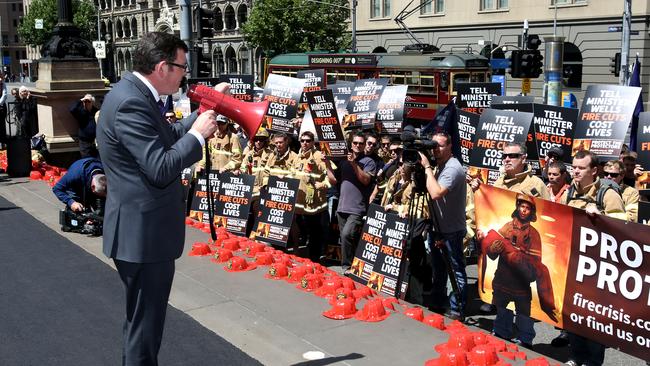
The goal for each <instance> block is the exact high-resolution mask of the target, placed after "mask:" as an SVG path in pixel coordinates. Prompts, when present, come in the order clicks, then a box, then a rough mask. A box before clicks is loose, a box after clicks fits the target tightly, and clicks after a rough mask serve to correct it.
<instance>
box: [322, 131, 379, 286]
mask: <svg viewBox="0 0 650 366" xmlns="http://www.w3.org/2000/svg"><path fill="white" fill-rule="evenodd" d="M365 143H366V137H365V136H364V134H363V133H361V132H357V133H355V134H354V135H352V141H351V143H350V153H349V154H348V157H347V159H345V160H341V161H340V162H339V163H338V165H339V166H338V169H336V171H335V170H334V167H333V166H332V165H330V166H328V176H329V177H330V182H331V183H332V184H333V185H336V184H340V189H339V191H340V195H339V201H338V209H337V211H336V217H337V219H338V223H339V230H340V238H341V267H342V269H343V271H344V274H346V275H347V274H349V273H350V266H351V265H352V259H353V258H354V253H355V251H356V247H357V243H358V242H359V237H360V235H361V229H362V228H363V216H364V215H365V214H366V211H368V202H369V199H370V193H372V189H373V184H374V178H375V175H376V173H377V165H376V164H375V161H374V160H373V159H372V158H370V157H367V156H365V154H364V153H363V151H364V145H365Z"/></svg>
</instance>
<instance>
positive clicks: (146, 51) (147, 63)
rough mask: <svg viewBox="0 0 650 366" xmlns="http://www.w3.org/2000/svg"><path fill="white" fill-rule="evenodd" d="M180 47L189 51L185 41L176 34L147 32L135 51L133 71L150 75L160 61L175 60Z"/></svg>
mask: <svg viewBox="0 0 650 366" xmlns="http://www.w3.org/2000/svg"><path fill="white" fill-rule="evenodd" d="M179 49H180V50H183V51H185V52H188V48H187V45H186V44H185V42H183V41H181V40H180V38H178V37H176V36H174V35H171V34H168V33H162V32H149V33H146V34H145V35H144V36H142V38H141V39H140V41H139V42H138V45H137V46H136V47H135V51H134V52H133V71H137V72H139V73H141V74H144V75H149V74H151V73H152V72H153V70H154V68H155V67H156V65H157V64H158V63H159V62H160V61H168V62H174V60H175V59H176V53H177V51H178V50H179Z"/></svg>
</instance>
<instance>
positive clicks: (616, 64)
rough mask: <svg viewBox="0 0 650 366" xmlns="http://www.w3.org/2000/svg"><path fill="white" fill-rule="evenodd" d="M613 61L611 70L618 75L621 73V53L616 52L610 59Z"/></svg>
mask: <svg viewBox="0 0 650 366" xmlns="http://www.w3.org/2000/svg"><path fill="white" fill-rule="evenodd" d="M610 60H611V61H610V62H609V72H611V73H612V74H614V76H616V77H618V76H619V75H620V74H621V53H620V52H616V54H615V55H614V57H612V58H611V59H610Z"/></svg>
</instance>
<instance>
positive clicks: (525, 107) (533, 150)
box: [492, 100, 542, 175]
mask: <svg viewBox="0 0 650 366" xmlns="http://www.w3.org/2000/svg"><path fill="white" fill-rule="evenodd" d="M492 108H493V109H498V110H502V111H516V112H527V113H533V105H532V104H530V103H525V104H524V103H506V104H495V103H494V100H493V101H492ZM526 150H527V153H526V155H527V158H526V159H527V162H528V164H529V165H530V167H531V169H532V172H533V174H535V175H542V165H541V162H540V161H539V154H538V153H537V139H536V138H535V126H534V124H532V123H531V124H530V127H529V128H528V136H527V137H526Z"/></svg>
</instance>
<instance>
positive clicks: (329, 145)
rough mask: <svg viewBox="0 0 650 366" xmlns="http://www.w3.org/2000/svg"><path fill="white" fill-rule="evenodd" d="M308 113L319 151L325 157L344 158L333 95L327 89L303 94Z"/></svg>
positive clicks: (343, 142) (341, 134)
mask: <svg viewBox="0 0 650 366" xmlns="http://www.w3.org/2000/svg"><path fill="white" fill-rule="evenodd" d="M305 95H306V96H307V101H308V103H309V112H310V114H311V119H312V120H313V122H314V127H315V129H316V135H317V136H318V144H319V146H320V151H321V152H322V153H323V154H324V155H326V156H332V157H344V156H347V154H348V149H347V145H346V143H345V137H344V136H343V130H342V129H341V125H340V124H339V118H338V115H337V113H336V105H335V104H334V95H333V94H332V91H331V90H329V89H323V90H318V91H313V92H307V93H305Z"/></svg>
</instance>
